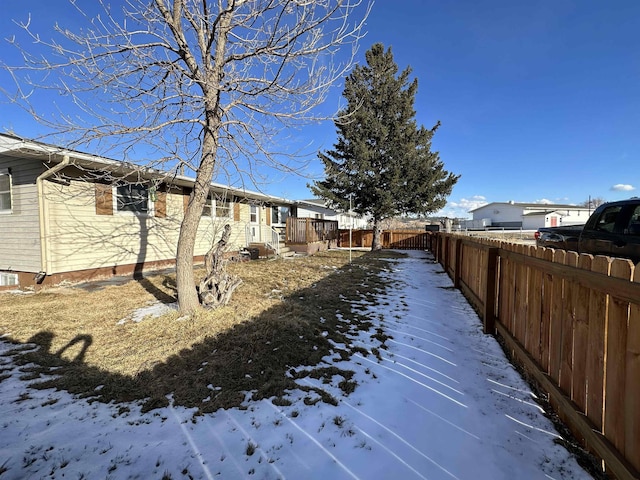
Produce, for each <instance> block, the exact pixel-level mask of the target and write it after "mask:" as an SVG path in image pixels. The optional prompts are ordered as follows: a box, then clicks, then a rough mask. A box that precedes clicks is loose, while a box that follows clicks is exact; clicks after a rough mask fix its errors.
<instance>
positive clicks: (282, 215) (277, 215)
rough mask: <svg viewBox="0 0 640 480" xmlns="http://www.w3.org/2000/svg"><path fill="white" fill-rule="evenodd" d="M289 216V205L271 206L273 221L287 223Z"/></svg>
mask: <svg viewBox="0 0 640 480" xmlns="http://www.w3.org/2000/svg"><path fill="white" fill-rule="evenodd" d="M288 216H289V209H288V208H287V207H271V223H272V224H273V223H286V221H287V217H288Z"/></svg>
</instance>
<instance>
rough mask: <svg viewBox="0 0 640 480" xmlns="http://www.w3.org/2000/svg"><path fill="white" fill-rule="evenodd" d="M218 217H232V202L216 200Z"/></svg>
mask: <svg viewBox="0 0 640 480" xmlns="http://www.w3.org/2000/svg"><path fill="white" fill-rule="evenodd" d="M216 217H218V218H229V217H231V202H228V201H226V200H216Z"/></svg>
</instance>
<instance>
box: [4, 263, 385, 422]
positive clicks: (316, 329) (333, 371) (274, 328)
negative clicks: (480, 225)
mask: <svg viewBox="0 0 640 480" xmlns="http://www.w3.org/2000/svg"><path fill="white" fill-rule="evenodd" d="M357 263H358V260H356V261H354V263H353V264H351V265H346V266H344V267H342V268H340V269H337V270H336V271H335V272H334V273H332V274H331V275H329V276H328V277H326V278H324V279H323V280H320V281H319V282H317V283H316V284H315V285H313V286H311V287H309V288H305V289H300V290H297V291H295V292H292V293H291V294H290V295H289V296H287V297H285V298H284V301H283V302H282V303H279V304H277V305H275V306H273V307H271V308H270V309H268V310H266V311H264V312H263V313H262V314H260V315H258V316H257V317H254V318H252V319H250V320H248V321H245V322H244V323H240V324H237V325H235V326H234V327H233V328H232V329H230V330H228V331H226V332H224V333H222V334H219V335H217V336H215V337H207V338H205V340H203V341H201V342H198V343H194V344H193V345H191V347H189V348H186V349H183V350H182V351H180V352H179V353H177V354H174V355H172V356H170V357H168V358H167V359H166V360H164V361H162V362H159V363H156V364H155V365H149V366H144V365H141V366H140V368H141V370H140V372H138V373H137V374H135V375H122V374H118V373H114V372H110V371H106V370H103V369H100V368H98V367H95V366H91V365H88V364H86V362H85V358H86V355H87V352H88V351H90V350H91V349H98V348H101V345H96V344H95V342H94V341H93V340H92V337H91V335H88V334H83V335H78V336H76V337H75V338H74V339H73V340H71V341H70V342H68V344H66V345H65V346H64V347H63V348H61V349H60V350H58V351H56V352H52V351H51V345H52V340H53V338H54V337H53V335H54V334H53V333H52V332H49V331H43V332H39V333H38V334H36V335H34V336H33V337H31V338H30V339H29V341H28V343H31V344H36V345H38V346H39V348H37V349H29V350H27V349H24V348H15V349H14V350H13V351H12V352H10V353H9V355H12V356H13V357H14V361H15V362H16V363H18V364H19V365H22V366H23V368H28V371H29V372H30V373H31V374H32V378H31V379H32V380H35V381H34V382H32V384H31V386H32V387H33V388H38V389H45V388H56V389H62V390H66V391H68V392H70V393H72V394H76V395H79V396H80V397H83V398H91V399H95V400H99V401H102V402H105V403H109V402H131V401H139V402H141V403H142V410H143V411H147V410H150V409H153V408H157V407H163V406H166V405H168V403H169V400H168V398H169V397H171V398H173V402H174V404H175V405H181V406H184V407H187V408H193V407H195V408H196V409H197V411H198V412H199V413H206V412H214V411H216V410H218V409H219V408H230V407H240V406H242V405H243V402H245V401H246V400H248V399H251V400H260V399H263V398H273V397H275V399H274V400H273V401H274V402H276V403H278V402H280V403H279V404H282V405H286V404H287V402H288V400H287V398H286V397H287V394H288V392H292V391H294V390H298V391H300V390H301V391H303V392H304V396H305V399H304V400H305V403H315V402H317V401H325V402H328V403H332V404H337V400H336V398H335V396H334V395H335V394H336V392H343V393H341V394H344V395H347V394H348V393H350V392H351V391H353V389H354V388H355V386H356V384H355V382H353V381H351V377H352V376H353V372H352V371H350V370H345V369H344V368H339V367H337V366H336V365H334V363H338V362H343V361H345V360H348V359H349V358H350V357H351V355H352V354H354V353H356V352H357V353H359V354H361V355H365V356H367V355H370V354H371V355H373V356H374V357H375V356H376V352H377V349H380V348H382V349H384V348H386V345H384V341H385V339H382V340H380V339H379V338H376V331H375V329H374V324H373V322H372V321H371V319H370V318H369V316H368V315H367V314H366V312H365V311H364V309H363V310H362V313H359V312H358V310H353V309H352V308H351V305H352V302H355V301H356V300H357V301H358V302H362V301H363V300H366V301H367V303H370V304H375V303H376V302H377V298H378V296H379V294H380V293H382V292H383V291H384V289H385V283H384V281H383V280H381V279H380V278H378V277H377V273H376V272H379V271H381V270H382V269H386V268H387V267H388V262H383V261H381V260H376V259H374V260H373V262H372V260H371V259H370V260H369V261H368V262H367V265H366V266H363V267H359V266H358V265H357ZM383 264H384V265H383ZM372 265H374V267H372ZM164 282H166V283H167V284H171V281H170V280H169V279H168V278H167V277H165V280H164ZM363 286H364V287H366V288H363ZM164 295H165V296H166V294H164ZM232 303H233V300H232ZM319 312H321V314H320V313H319ZM362 331H365V332H370V333H371V334H370V335H369V337H370V339H371V340H370V342H369V343H370V344H369V345H366V348H365V346H362V341H361V340H362V337H361V336H360V334H361V332H362ZM357 337H359V340H358V342H355V340H356V338H357ZM14 343H16V342H14ZM76 349H78V351H77V353H76V354H75V356H74V357H73V358H71V359H68V358H63V353H67V354H68V353H69V352H76ZM68 356H69V355H65V356H64V357H68ZM30 364H35V365H36V367H35V368H34V367H32V366H29V367H27V365H30ZM54 366H55V367H56V368H55V369H52V368H51V367H54ZM301 366H302V367H304V368H299V367H301ZM25 371H26V370H25ZM306 376H312V377H313V378H315V379H319V380H321V382H322V383H323V384H326V385H331V388H319V387H314V386H308V385H307V384H300V383H298V382H297V381H296V380H298V379H300V378H303V377H306ZM98 387H99V388H98ZM330 391H331V392H333V395H332V394H331V393H329V392H330Z"/></svg>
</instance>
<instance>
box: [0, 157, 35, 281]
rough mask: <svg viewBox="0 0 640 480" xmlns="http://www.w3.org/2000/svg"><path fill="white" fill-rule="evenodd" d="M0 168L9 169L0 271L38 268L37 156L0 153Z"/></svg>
mask: <svg viewBox="0 0 640 480" xmlns="http://www.w3.org/2000/svg"><path fill="white" fill-rule="evenodd" d="M0 168H1V169H5V168H8V169H10V170H11V184H12V185H11V210H12V211H11V213H2V214H0V271H17V272H31V273H37V272H39V271H40V270H41V254H40V222H39V209H38V188H37V186H36V178H38V176H39V175H40V174H41V173H42V172H44V170H45V169H44V166H43V165H42V163H41V162H40V161H39V160H30V159H20V158H13V157H5V156H1V155H0Z"/></svg>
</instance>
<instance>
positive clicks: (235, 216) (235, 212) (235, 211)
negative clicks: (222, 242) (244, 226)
mask: <svg viewBox="0 0 640 480" xmlns="http://www.w3.org/2000/svg"><path fill="white" fill-rule="evenodd" d="M233 220H234V221H235V222H239V221H240V202H238V201H235V202H233Z"/></svg>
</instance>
